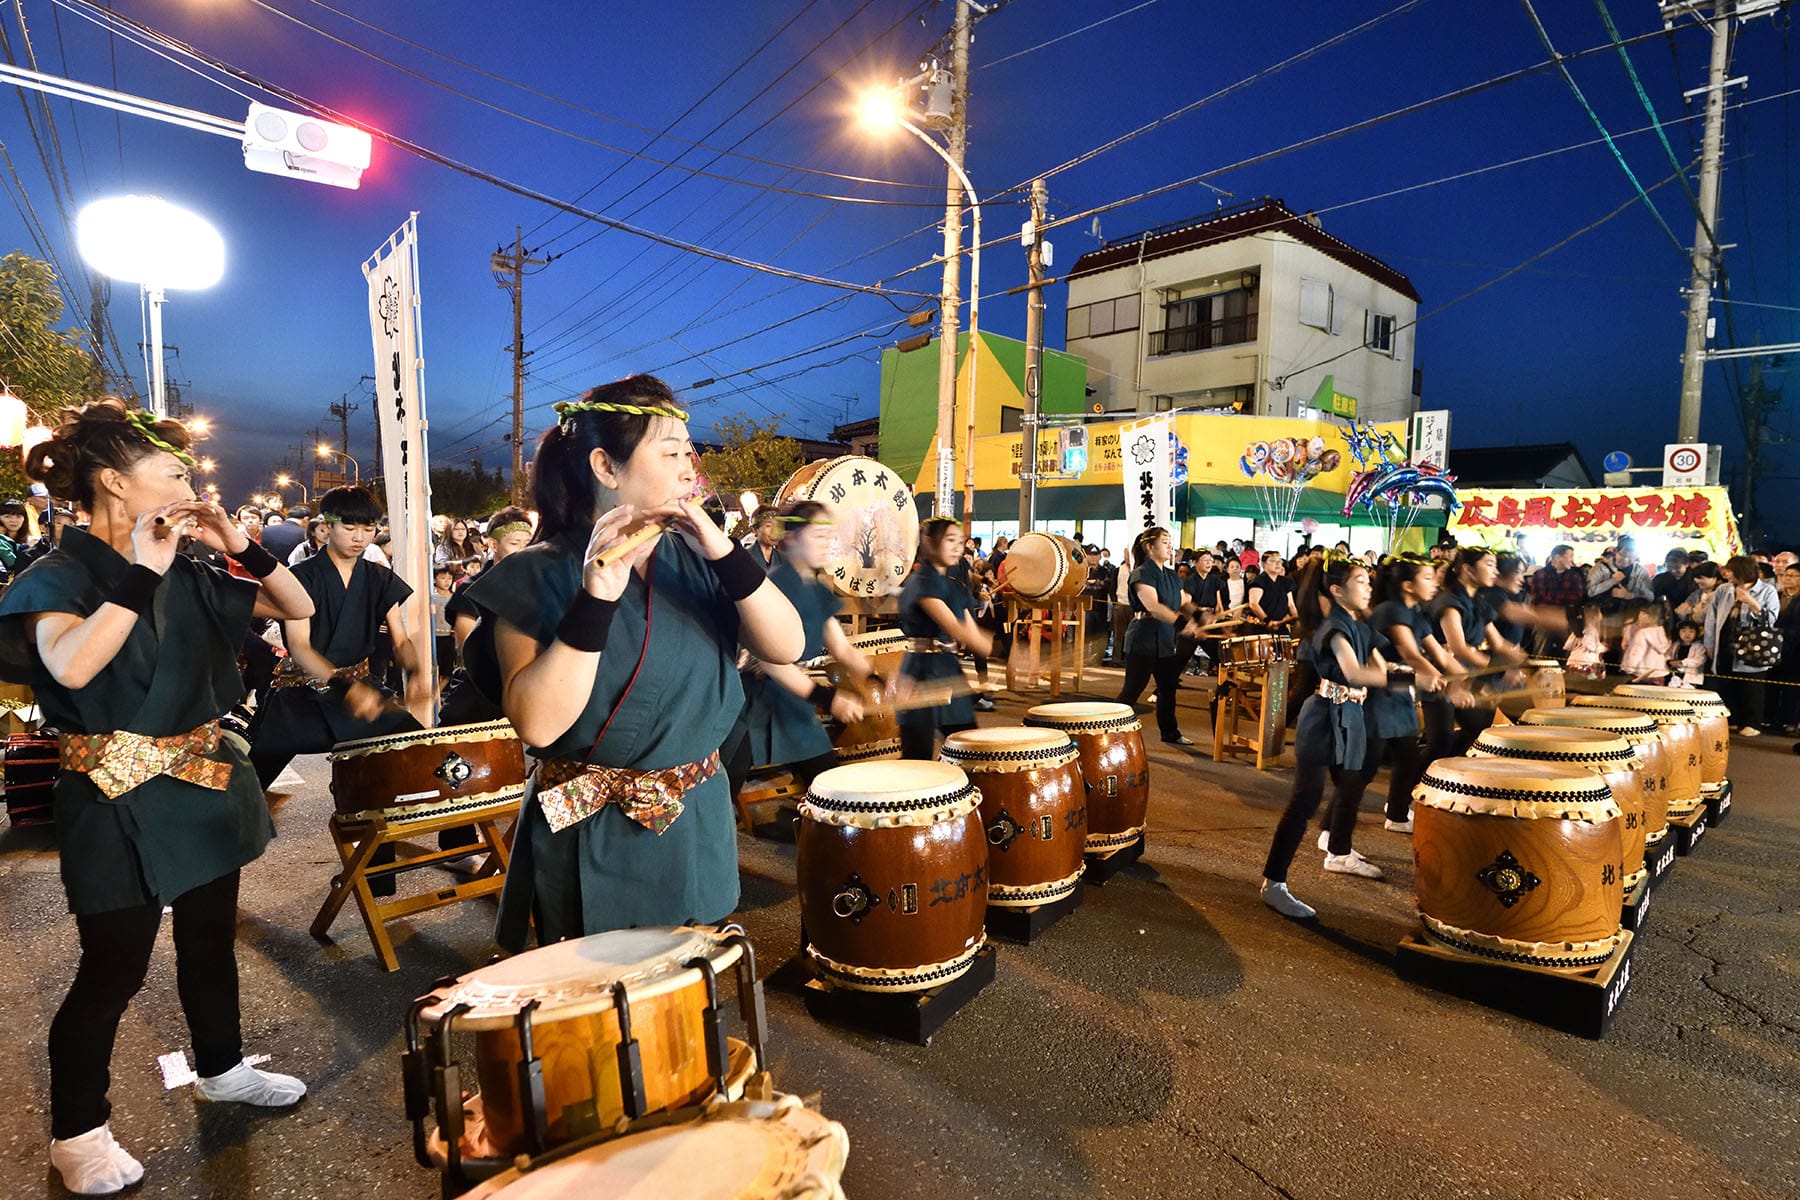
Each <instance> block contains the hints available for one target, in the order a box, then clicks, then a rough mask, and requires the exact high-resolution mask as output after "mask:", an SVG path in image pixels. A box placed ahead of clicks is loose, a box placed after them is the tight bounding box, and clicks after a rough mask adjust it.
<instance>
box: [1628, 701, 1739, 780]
mask: <svg viewBox="0 0 1800 1200" xmlns="http://www.w3.org/2000/svg"><path fill="white" fill-rule="evenodd" d="M1613 695H1615V696H1630V697H1631V698H1632V699H1634V700H1639V699H1645V700H1677V701H1680V702H1682V703H1685V704H1691V705H1693V707H1694V711H1695V712H1697V713H1699V714H1700V790H1701V791H1702V792H1716V791H1718V790H1719V789H1720V788H1722V787H1724V786H1725V778H1726V775H1727V773H1728V771H1729V769H1730V767H1731V709H1729V708H1727V707H1726V705H1725V698H1724V697H1723V696H1721V695H1719V693H1717V692H1711V691H1707V690H1706V689H1705V688H1678V687H1669V686H1667V685H1665V684H1655V683H1621V684H1620V685H1619V686H1618V687H1616V688H1614V689H1613Z"/></svg>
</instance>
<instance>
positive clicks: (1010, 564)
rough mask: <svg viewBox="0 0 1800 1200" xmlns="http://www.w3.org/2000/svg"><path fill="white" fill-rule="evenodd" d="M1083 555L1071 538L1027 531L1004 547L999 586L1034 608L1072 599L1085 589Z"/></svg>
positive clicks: (1085, 569) (1085, 561) (1086, 569)
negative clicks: (1004, 552) (1004, 556)
mask: <svg viewBox="0 0 1800 1200" xmlns="http://www.w3.org/2000/svg"><path fill="white" fill-rule="evenodd" d="M1087 578H1088V561H1087V552H1086V551H1085V550H1083V549H1082V548H1081V543H1080V542H1077V541H1076V540H1075V539H1074V538H1067V537H1064V536H1062V535H1061V534H1060V533H1041V532H1039V531H1038V530H1035V529H1034V530H1031V531H1030V532H1028V533H1021V534H1020V535H1019V536H1018V537H1016V538H1014V539H1013V542H1012V545H1010V546H1008V547H1007V548H1006V561H1005V562H1004V563H1002V564H1001V567H1000V586H1001V587H1002V588H1003V589H1005V590H1007V591H1010V592H1013V593H1015V594H1016V595H1017V596H1018V597H1019V599H1021V600H1026V601H1029V602H1030V603H1032V604H1036V605H1040V606H1041V605H1048V604H1052V603H1054V602H1056V601H1058V600H1072V599H1074V598H1075V597H1076V596H1079V595H1081V590H1082V588H1084V587H1086V586H1087Z"/></svg>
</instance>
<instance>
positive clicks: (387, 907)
mask: <svg viewBox="0 0 1800 1200" xmlns="http://www.w3.org/2000/svg"><path fill="white" fill-rule="evenodd" d="M518 814H519V801H518V798H517V796H516V795H515V796H514V797H512V798H510V799H508V800H505V801H503V802H501V803H497V804H491V805H488V806H486V807H483V808H471V809H463V810H460V811H457V812H447V813H438V814H435V815H432V816H428V817H421V818H419V819H417V820H391V819H389V817H387V816H386V815H383V814H379V813H364V814H360V815H356V816H348V815H345V814H342V813H333V814H332V817H331V823H330V828H331V840H332V843H333V844H334V845H336V846H337V852H338V857H339V858H340V859H341V860H342V861H343V864H344V869H343V870H342V871H341V872H339V873H338V874H337V875H335V876H333V877H332V880H331V892H330V894H329V895H327V896H326V897H325V903H324V904H323V905H321V906H320V908H319V915H318V916H316V917H314V918H313V923H312V935H313V936H314V937H316V938H318V939H319V940H320V941H328V940H329V938H328V937H327V933H328V932H329V931H330V929H331V923H332V922H333V921H335V920H336V919H337V915H338V912H339V911H340V910H341V909H342V908H343V907H344V904H345V902H347V901H348V900H349V899H350V898H351V897H352V896H355V897H356V907H357V909H358V911H359V912H361V913H362V919H363V927H364V928H366V929H367V930H368V932H369V941H370V942H371V943H373V944H374V947H375V955H376V957H377V958H379V959H380V960H381V965H382V967H383V968H384V969H385V970H389V971H397V970H399V969H400V959H399V957H398V956H397V955H396V954H395V953H394V943H393V940H392V939H390V938H389V937H388V932H387V926H388V923H389V922H390V921H399V920H402V919H404V918H406V917H410V916H412V915H413V914H414V913H421V912H429V911H430V910H431V909H434V908H442V907H444V906H445V905H447V904H455V903H457V902H459V901H462V900H473V899H475V898H476V897H478V896H488V895H492V894H493V893H495V892H497V891H499V890H500V887H501V885H502V884H503V883H504V882H505V878H506V869H507V866H508V865H509V864H510V863H511V860H512V835H513V832H514V828H515V827H516V823H515V827H509V828H508V829H507V830H506V831H505V832H502V831H501V829H500V822H501V821H504V820H506V819H508V818H515V817H517V816H518ZM465 825H473V826H475V829H476V832H477V833H478V834H479V835H480V837H481V841H480V842H477V843H475V844H473V845H469V846H453V847H451V848H450V849H448V850H432V851H428V852H425V853H422V854H414V855H410V856H408V857H405V858H397V859H396V861H394V862H392V863H388V864H386V865H383V866H378V867H377V866H371V865H370V862H371V860H372V859H374V857H375V852H376V851H377V850H380V849H381V848H382V847H383V846H394V845H398V844H399V843H401V842H406V841H409V840H411V839H413V838H419V837H424V836H426V835H428V834H436V833H438V832H440V831H442V830H445V829H457V828H460V827H462V826H465ZM482 853H485V854H486V855H487V858H486V859H485V861H483V862H482V864H481V866H480V867H479V868H478V869H477V870H476V871H475V874H474V875H473V876H472V877H471V878H469V879H466V880H464V881H463V882H461V883H458V884H456V885H455V886H453V887H447V888H440V889H438V890H437V891H432V892H423V893H420V894H419V895H416V896H402V897H399V898H398V899H394V900H378V899H376V897H375V895H374V893H373V892H371V891H370V890H369V880H371V879H378V878H386V877H389V876H395V875H399V874H401V873H402V872H405V871H412V870H416V869H418V868H420V867H429V866H433V865H435V864H437V863H441V862H449V861H451V860H453V859H458V858H465V857H467V856H468V855H470V854H482Z"/></svg>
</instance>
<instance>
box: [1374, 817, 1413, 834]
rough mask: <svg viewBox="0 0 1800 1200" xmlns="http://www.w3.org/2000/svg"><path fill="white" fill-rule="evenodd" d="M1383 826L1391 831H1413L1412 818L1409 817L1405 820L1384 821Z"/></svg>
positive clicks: (1406, 832)
mask: <svg viewBox="0 0 1800 1200" xmlns="http://www.w3.org/2000/svg"><path fill="white" fill-rule="evenodd" d="M1381 827H1382V828H1383V829H1385V830H1387V831H1388V832H1389V833H1405V834H1410V833H1412V818H1411V817H1408V818H1406V820H1404V821H1383V822H1382V823H1381Z"/></svg>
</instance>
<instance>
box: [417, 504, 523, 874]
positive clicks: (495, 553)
mask: <svg viewBox="0 0 1800 1200" xmlns="http://www.w3.org/2000/svg"><path fill="white" fill-rule="evenodd" d="M531 536H532V525H531V514H530V513H528V512H526V511H525V510H524V509H522V508H516V507H514V506H512V505H508V506H507V507H505V508H503V509H501V510H500V511H499V512H497V513H495V514H494V515H493V516H491V517H489V518H488V522H487V544H488V554H489V559H488V562H487V565H486V567H485V568H484V570H486V569H492V568H493V567H494V566H496V565H498V564H499V563H502V562H504V561H506V560H507V559H508V558H511V557H512V556H513V555H514V554H517V553H518V552H519V551H521V550H523V549H524V548H525V547H527V546H529V545H530V544H531ZM471 582H473V581H471ZM444 616H445V617H446V618H447V619H448V620H449V622H450V635H451V637H453V638H454V639H455V640H456V654H457V658H458V661H460V660H461V658H462V655H463V648H464V647H465V646H467V645H468V642H469V638H470V637H471V636H475V635H476V631H477V629H478V628H479V626H480V623H481V610H480V609H479V608H477V607H476V605H475V602H474V601H473V600H471V599H469V588H468V587H467V586H464V587H459V588H457V589H456V590H455V591H454V592H453V593H451V596H450V602H449V603H448V604H446V605H445V606H444ZM488 632H491V630H490V631H488ZM505 716H506V714H505V713H503V712H501V711H500V706H499V705H498V704H496V703H495V702H494V701H492V700H490V699H488V698H487V697H486V696H484V695H482V693H481V689H480V688H477V687H475V686H474V685H473V684H471V683H470V682H469V673H468V671H467V670H466V669H464V668H462V667H460V666H459V667H457V668H456V671H455V673H454V674H452V675H451V676H450V677H449V683H448V685H447V686H446V687H445V690H444V702H443V703H442V704H441V705H439V706H438V723H439V724H442V725H472V724H475V723H477V722H481V721H499V720H504V719H505ZM470 840H471V841H473V840H474V839H473V832H472V831H471V836H470ZM439 841H440V843H441V842H442V841H443V838H442V837H441V836H440V838H439Z"/></svg>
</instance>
